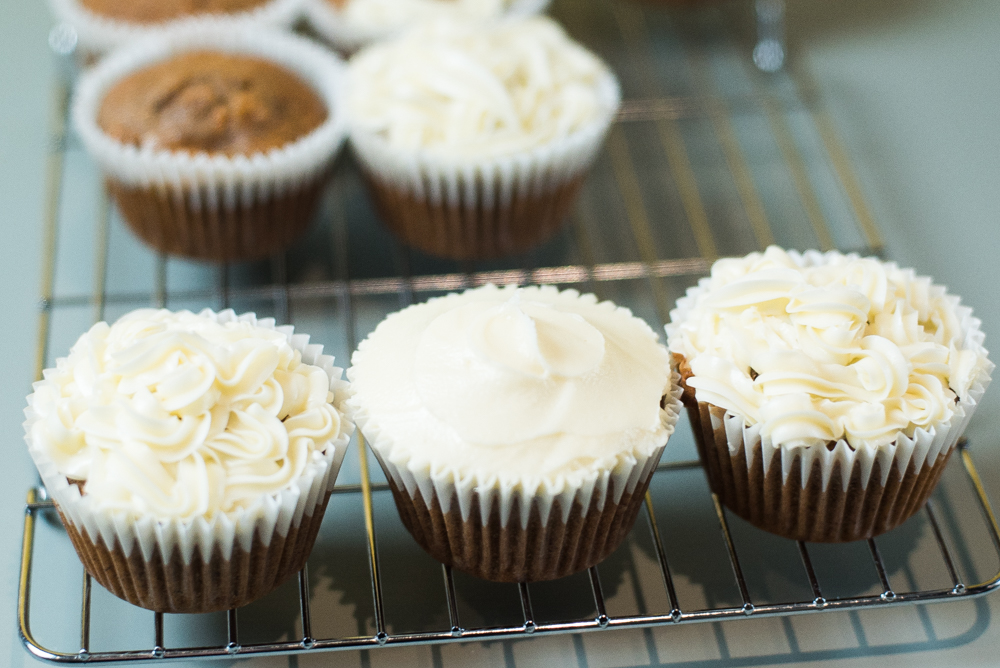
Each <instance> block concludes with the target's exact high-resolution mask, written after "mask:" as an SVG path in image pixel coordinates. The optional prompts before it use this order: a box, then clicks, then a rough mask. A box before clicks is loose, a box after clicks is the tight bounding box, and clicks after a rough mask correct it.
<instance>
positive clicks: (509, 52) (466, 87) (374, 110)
mask: <svg viewBox="0 0 1000 668" xmlns="http://www.w3.org/2000/svg"><path fill="white" fill-rule="evenodd" d="M609 77H610V72H609V71H608V69H607V67H606V66H605V65H604V64H603V63H602V62H601V61H600V60H599V59H598V58H597V57H595V56H594V55H593V54H591V53H590V52H588V51H587V50H586V49H584V48H583V47H581V46H580V45H578V44H576V43H575V42H573V41H572V40H570V39H569V37H567V36H566V34H565V33H564V32H563V30H562V28H560V27H559V25H558V24H556V23H555V22H554V21H552V20H551V19H548V18H544V17H534V18H529V19H525V20H521V21H510V22H505V23H500V24H496V25H494V26H492V27H485V26H475V25H471V24H460V23H453V22H445V21H437V22H431V23H428V24H424V25H422V26H420V27H417V28H415V29H413V30H411V31H409V32H407V33H406V34H405V35H404V36H402V37H400V38H398V39H396V40H393V41H391V42H386V43H382V44H377V45H375V46H372V47H369V48H367V49H365V50H364V51H362V52H361V53H359V54H358V55H357V56H355V57H354V58H353V59H352V61H351V63H350V66H349V80H350V88H349V93H348V108H349V112H350V114H351V117H352V120H351V122H352V124H353V129H354V130H360V131H363V132H366V133H373V134H377V135H379V136H381V137H383V138H384V139H385V140H386V141H387V142H388V143H389V144H390V145H392V146H394V147H397V148H403V149H407V150H420V151H424V152H426V153H429V154H434V155H447V156H451V157H477V158H483V157H495V156H500V155H511V154H515V153H519V152H524V151H527V150H530V149H534V148H537V147H539V146H542V145H545V144H548V143H550V142H554V141H558V140H561V139H565V138H567V137H570V136H572V135H573V134H574V133H576V132H579V131H580V130H582V129H584V128H588V127H590V126H592V125H593V124H594V123H595V121H600V120H601V119H603V118H604V117H606V116H610V115H611V114H613V113H614V111H615V109H616V108H617V97H616V96H614V95H611V96H609V95H608V94H607V92H606V91H605V90H604V88H605V87H606V86H607V80H608V79H609Z"/></svg>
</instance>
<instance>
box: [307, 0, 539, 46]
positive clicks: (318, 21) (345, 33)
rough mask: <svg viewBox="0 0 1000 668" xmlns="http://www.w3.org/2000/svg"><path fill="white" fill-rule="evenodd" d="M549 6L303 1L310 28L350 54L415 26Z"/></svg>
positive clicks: (472, 0)
mask: <svg viewBox="0 0 1000 668" xmlns="http://www.w3.org/2000/svg"><path fill="white" fill-rule="evenodd" d="M548 4H549V2H548V0H305V9H306V15H307V16H308V17H309V23H310V25H312V27H313V28H315V29H316V31H317V32H319V34H320V35H322V36H323V37H325V38H326V39H328V40H329V41H330V43H331V44H333V45H334V46H335V47H336V48H337V49H339V50H341V51H343V52H345V53H352V52H353V51H356V50H357V49H359V48H361V47H362V46H365V45H366V44H371V43H372V42H377V41H380V40H384V39H387V38H391V37H393V36H395V35H396V34H398V33H400V32H402V31H403V30H405V29H407V28H410V27H412V26H414V25H416V24H417V23H422V22H425V21H435V20H439V19H445V20H455V21H465V22H473V23H485V22H490V21H496V20H499V19H514V18H523V17H525V16H530V15H532V14H536V13H538V12H541V11H542V10H544V9H545V7H546V5H548Z"/></svg>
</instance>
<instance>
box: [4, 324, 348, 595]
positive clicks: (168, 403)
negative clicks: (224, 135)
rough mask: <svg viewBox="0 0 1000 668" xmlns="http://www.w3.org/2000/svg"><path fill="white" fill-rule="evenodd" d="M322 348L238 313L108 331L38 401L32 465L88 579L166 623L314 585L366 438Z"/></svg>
mask: <svg viewBox="0 0 1000 668" xmlns="http://www.w3.org/2000/svg"><path fill="white" fill-rule="evenodd" d="M322 350H323V347H322V346H321V345H317V344H310V343H309V337H308V336H306V335H303V334H295V333H293V328H292V327H290V326H288V327H275V325H274V321H273V320H272V319H269V318H268V319H262V320H258V319H257V318H256V317H255V316H254V315H253V314H252V313H247V314H244V315H240V316H237V315H236V314H235V313H234V312H233V311H232V310H226V311H222V312H220V313H214V312H212V311H209V310H205V311H203V312H201V313H200V314H198V315H195V314H192V313H190V312H186V311H182V312H179V313H171V312H170V311H165V310H161V311H155V310H140V311H134V312H132V313H130V314H129V315H126V316H125V317H123V318H122V319H120V320H119V321H118V322H116V323H115V324H114V325H111V326H108V325H107V324H106V323H98V324H97V325H95V326H94V327H93V328H92V329H91V330H90V331H89V332H87V333H86V334H84V335H83V336H82V337H81V338H80V340H79V341H78V342H77V343H76V345H75V346H74V347H73V349H72V351H71V352H70V354H69V356H68V357H66V358H61V359H59V360H57V363H56V367H55V368H54V369H47V370H46V371H45V373H44V379H43V380H41V381H39V382H37V383H35V385H34V393H33V394H31V395H30V396H29V397H28V407H27V409H25V415H26V417H27V420H26V421H25V423H24V429H25V439H26V441H27V443H28V450H29V452H30V454H31V456H32V458H33V459H34V461H35V465H36V466H37V468H38V471H39V473H40V475H41V477H42V480H43V482H44V483H45V487H46V490H47V491H48V494H49V496H50V497H51V498H52V499H53V500H54V501H55V503H56V507H57V509H58V510H59V513H60V515H61V516H62V518H63V522H64V524H65V526H66V528H67V531H68V533H69V534H70V538H71V539H72V540H73V543H74V547H76V549H77V552H78V554H79V555H80V557H81V560H82V561H83V563H84V566H85V567H86V568H87V570H88V572H90V573H91V575H92V576H93V577H94V578H95V579H96V580H97V581H98V582H100V583H101V584H102V585H104V586H105V587H106V588H107V589H108V590H109V591H111V592H112V593H114V594H116V595H117V596H120V597H121V598H124V599H126V600H128V601H129V602H131V603H133V604H135V605H139V606H142V607H145V608H149V609H152V610H157V611H161V612H209V611H212V610H222V609H227V608H232V607H237V606H240V605H245V604H246V603H249V602H250V601H251V600H254V599H256V598H259V597H260V596H263V595H264V594H266V593H267V592H268V591H270V590H271V589H273V588H274V587H276V586H277V585H279V584H280V583H281V582H282V581H283V580H284V579H286V578H287V577H289V576H290V575H292V574H293V573H294V572H296V571H298V570H300V569H301V568H302V566H303V565H304V563H305V560H306V558H307V557H308V555H309V551H310V550H311V548H312V544H313V542H314V540H315V537H316V533H317V531H318V530H319V525H320V522H321V521H322V517H323V512H324V510H325V508H326V503H327V500H328V499H329V495H330V492H331V490H332V489H333V484H334V482H335V480H336V478H337V473H338V471H339V469H340V465H341V463H342V461H343V458H344V454H345V453H346V450H347V444H348V441H349V439H350V436H351V434H352V433H353V431H354V425H353V423H352V421H351V420H350V418H349V416H348V415H347V414H346V413H345V410H344V402H345V399H346V396H347V383H346V382H345V381H343V380H341V374H342V369H340V368H338V367H335V366H334V359H333V357H331V356H329V355H323V354H322Z"/></svg>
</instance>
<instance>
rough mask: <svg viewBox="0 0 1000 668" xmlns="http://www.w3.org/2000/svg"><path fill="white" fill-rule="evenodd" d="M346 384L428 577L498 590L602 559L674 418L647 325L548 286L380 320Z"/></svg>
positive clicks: (620, 534)
mask: <svg viewBox="0 0 1000 668" xmlns="http://www.w3.org/2000/svg"><path fill="white" fill-rule="evenodd" d="M348 377H349V378H350V379H351V383H352V393H353V394H352V396H351V398H350V399H349V401H348V405H349V406H351V408H352V411H353V412H354V415H355V419H356V420H357V422H358V426H359V428H361V430H362V431H363V433H364V435H365V437H366V438H367V440H368V442H369V444H370V445H371V447H372V449H373V451H374V452H375V454H376V455H377V457H378V459H379V461H380V462H381V464H382V467H383V469H384V470H385V472H386V476H387V477H388V478H389V482H390V486H391V488H392V492H393V496H394V497H395V501H396V505H397V507H398V508H399V513H400V516H401V518H402V520H403V523H404V525H405V526H406V528H407V529H408V530H409V531H410V533H411V534H413V537H414V538H415V539H416V540H417V542H418V543H419V544H420V545H421V546H422V547H423V548H424V549H426V550H427V551H428V552H429V553H430V554H431V555H432V556H434V557H435V558H436V559H438V560H440V561H441V562H443V563H445V564H448V565H451V566H453V567H455V568H457V569H459V570H462V571H465V572H467V573H471V574H473V575H476V576H479V577H482V578H486V579H489V580H497V581H507V582H516V581H520V582H531V581H536V580H550V579H554V578H558V577H562V576H564V575H569V574H570V573H574V572H576V571H580V570H583V569H585V568H588V567H590V566H593V565H594V564H596V563H598V562H600V561H601V560H602V559H604V558H605V557H607V556H608V555H609V554H610V553H611V552H612V551H614V549H615V548H616V547H617V546H618V545H619V544H620V543H621V541H622V540H623V539H624V537H625V536H626V535H627V534H628V532H629V530H630V529H631V526H632V523H633V522H634V520H635V517H636V514H637V513H638V511H639V508H640V506H641V504H642V501H643V497H644V495H645V492H646V488H647V486H648V484H649V480H650V478H651V477H652V475H653V472H654V470H655V468H656V464H657V462H658V461H659V458H660V454H661V453H662V451H663V447H664V445H665V444H666V442H667V438H668V437H669V436H670V434H671V433H672V432H673V429H674V424H675V422H676V420H677V416H678V413H679V410H680V402H679V400H678V398H677V397H678V396H679V389H678V388H677V386H676V382H675V380H676V377H674V378H672V376H671V372H670V364H669V356H668V354H667V350H666V349H665V348H664V347H663V346H662V345H660V344H659V343H657V340H656V334H655V333H654V332H653V331H652V330H651V329H650V328H649V326H648V325H646V323H645V322H643V321H642V320H640V319H638V318H635V317H633V316H632V314H631V313H630V312H629V311H628V310H627V309H623V308H619V307H616V306H615V305H614V304H612V303H611V302H598V301H597V299H596V297H594V295H580V294H579V293H578V292H576V291H574V290H566V291H563V292H559V291H558V290H556V288H554V287H529V288H517V287H516V286H508V287H505V288H497V287H495V286H492V285H487V286H485V287H482V288H478V289H475V290H469V291H467V292H465V293H462V294H450V295H448V296H446V297H441V298H437V299H432V300H430V301H428V302H426V303H423V304H419V305H416V306H411V307H409V308H407V309H404V310H403V311H400V312H398V313H394V314H392V315H390V316H389V317H388V318H386V319H385V320H384V321H383V322H382V323H381V324H380V325H379V326H378V327H377V328H376V329H375V331H374V332H373V333H372V334H371V335H369V337H368V338H367V339H365V340H364V341H363V342H362V343H361V345H360V346H358V350H357V351H356V352H355V353H354V356H353V359H352V367H351V369H350V370H349V371H348Z"/></svg>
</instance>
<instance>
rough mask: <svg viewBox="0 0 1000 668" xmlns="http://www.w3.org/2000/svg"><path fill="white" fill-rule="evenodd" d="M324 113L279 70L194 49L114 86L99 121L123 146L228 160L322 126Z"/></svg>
mask: <svg viewBox="0 0 1000 668" xmlns="http://www.w3.org/2000/svg"><path fill="white" fill-rule="evenodd" d="M327 114H328V111H327V109H326V105H325V104H324V102H323V100H322V99H321V98H320V97H319V96H318V95H317V94H316V93H315V92H314V91H313V90H312V89H311V88H310V87H309V86H308V85H307V84H306V83H305V82H304V81H302V79H301V78H300V77H299V76H298V75H296V74H294V73H293V72H291V71H289V70H287V69H285V68H284V67H281V66H280V65H276V64H274V63H272V62H269V61H266V60H263V59H261V58H256V57H253V56H247V55H234V54H227V53H220V52H214V51H195V52H190V53H185V54H183V55H179V56H175V57H173V58H170V59H168V60H165V61H163V62H159V63H156V64H154V65H151V66H149V67H146V68H143V69H140V70H138V71H136V72H134V73H132V74H131V75H129V76H127V77H125V78H124V79H122V80H121V81H119V82H117V83H116V84H115V85H114V86H113V87H111V89H110V90H109V91H108V93H107V95H106V96H105V98H104V100H103V102H102V103H101V106H100V110H99V112H98V118H97V122H98V124H99V125H100V127H101V129H102V130H103V131H104V132H106V133H107V134H108V135H109V136H111V137H113V138H115V139H117V140H118V141H121V142H122V143H125V144H131V145H134V146H146V145H152V146H153V147H155V148H159V149H167V150H174V151H190V152H193V153H196V152H201V151H204V152H207V153H215V154H223V155H226V156H229V157H232V156H236V155H248V156H249V155H253V154H255V153H262V152H266V151H268V150H271V149H274V148H280V147H282V146H284V145H285V144H288V143H289V142H292V141H295V140H296V139H299V138H300V137H303V136H305V135H307V134H309V132H311V131H312V130H314V129H316V128H317V127H319V125H320V124H322V123H323V122H324V121H325V120H326V118H327Z"/></svg>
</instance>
